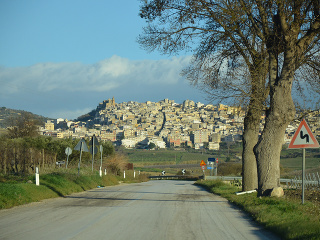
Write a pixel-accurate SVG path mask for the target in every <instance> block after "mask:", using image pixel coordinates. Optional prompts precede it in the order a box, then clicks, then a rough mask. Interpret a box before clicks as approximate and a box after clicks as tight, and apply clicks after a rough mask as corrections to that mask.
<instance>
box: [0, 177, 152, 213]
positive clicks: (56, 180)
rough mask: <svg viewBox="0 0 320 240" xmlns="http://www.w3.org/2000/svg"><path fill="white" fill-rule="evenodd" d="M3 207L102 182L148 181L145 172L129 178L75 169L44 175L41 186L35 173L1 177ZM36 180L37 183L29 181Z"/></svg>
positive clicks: (73, 191)
mask: <svg viewBox="0 0 320 240" xmlns="http://www.w3.org/2000/svg"><path fill="white" fill-rule="evenodd" d="M0 180H1V181H0V209H5V208H11V207H14V206H18V205H22V204H26V203H31V202H38V201H41V200H43V199H48V198H55V197H61V196H65V195H69V194H71V193H76V192H81V191H86V190H89V189H93V188H96V187H98V186H100V187H103V186H112V185H117V184H119V182H128V183H129V182H142V181H146V180H147V177H146V176H145V175H138V176H137V177H136V178H133V174H130V173H127V174H126V178H125V179H124V178H123V177H119V176H114V175H111V174H109V175H106V176H103V177H100V176H99V175H98V173H94V174H92V173H90V174H89V173H87V174H82V175H80V176H78V175H77V173H75V172H54V173H50V174H43V175H40V186H36V185H35V183H34V182H35V181H34V176H29V177H25V178H10V179H6V178H4V177H1V178H0ZM28 180H29V182H30V181H31V182H33V183H28Z"/></svg>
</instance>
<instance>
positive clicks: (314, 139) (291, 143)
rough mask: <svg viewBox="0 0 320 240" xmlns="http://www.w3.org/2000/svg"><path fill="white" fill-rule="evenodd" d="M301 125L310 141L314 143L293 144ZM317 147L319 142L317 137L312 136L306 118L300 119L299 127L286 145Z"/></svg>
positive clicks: (290, 146) (291, 146) (292, 146)
mask: <svg viewBox="0 0 320 240" xmlns="http://www.w3.org/2000/svg"><path fill="white" fill-rule="evenodd" d="M302 126H304V127H305V128H306V130H307V132H308V134H309V136H310V137H311V139H312V141H313V142H314V144H297V145H294V142H295V141H296V138H297V136H298V135H299V133H300V130H301V128H302ZM318 147H319V143H318V141H317V139H316V138H315V137H314V136H313V134H312V132H311V130H310V128H309V126H308V124H307V122H306V120H304V119H302V121H301V122H300V124H299V127H298V129H297V131H296V132H295V134H294V135H293V137H292V140H291V142H290V144H289V146H288V148H318Z"/></svg>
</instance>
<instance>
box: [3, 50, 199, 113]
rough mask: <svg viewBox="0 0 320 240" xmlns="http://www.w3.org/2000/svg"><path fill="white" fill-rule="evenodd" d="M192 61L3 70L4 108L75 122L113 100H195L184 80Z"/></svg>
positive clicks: (117, 59)
mask: <svg viewBox="0 0 320 240" xmlns="http://www.w3.org/2000/svg"><path fill="white" fill-rule="evenodd" d="M189 60H190V57H179V58H177V57H173V58H171V59H167V60H129V59H127V58H122V57H119V56H113V57H111V58H109V59H105V60H102V61H100V62H98V63H95V64H82V63H79V62H75V63H39V64H35V65H32V66H29V67H19V68H18V67H17V68H4V67H2V68H1V67H0V84H1V88H0V103H1V104H3V106H5V107H10V106H13V107H15V108H17V106H19V107H18V108H19V109H22V110H24V109H28V110H32V108H35V107H33V106H37V108H36V111H37V114H42V115H44V116H50V117H53V115H59V116H57V117H64V116H66V117H68V118H76V117H78V116H80V115H82V114H84V113H85V112H84V111H87V110H92V109H94V108H95V107H96V106H97V105H98V104H99V102H101V101H103V100H105V99H108V98H111V97H112V96H115V97H116V102H122V101H130V100H133V101H140V102H143V101H147V100H150V101H159V100H162V99H164V98H169V99H172V100H177V99H179V100H181V99H194V100H196V99H195V97H194V95H195V91H194V89H192V90H190V89H191V86H190V85H189V83H188V82H187V81H186V80H185V79H183V78H182V77H181V76H180V73H181V70H182V69H183V68H184V67H186V66H187V65H188V63H189ZM190 95H191V96H190ZM65 109H67V110H65ZM78 109H80V110H78ZM60 115H61V116H60Z"/></svg>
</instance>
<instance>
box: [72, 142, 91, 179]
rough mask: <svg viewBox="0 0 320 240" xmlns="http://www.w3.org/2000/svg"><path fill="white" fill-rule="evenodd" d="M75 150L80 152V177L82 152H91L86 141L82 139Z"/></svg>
mask: <svg viewBox="0 0 320 240" xmlns="http://www.w3.org/2000/svg"><path fill="white" fill-rule="evenodd" d="M74 150H78V151H80V159H79V163H78V175H79V174H80V164H81V155H82V151H84V152H89V149H88V146H87V144H86V141H85V140H84V139H83V138H82V139H81V140H80V141H79V142H78V144H77V145H76V146H75V147H74Z"/></svg>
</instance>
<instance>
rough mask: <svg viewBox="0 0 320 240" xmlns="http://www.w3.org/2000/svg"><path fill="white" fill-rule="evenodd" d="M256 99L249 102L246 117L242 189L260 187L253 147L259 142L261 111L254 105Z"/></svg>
mask: <svg viewBox="0 0 320 240" xmlns="http://www.w3.org/2000/svg"><path fill="white" fill-rule="evenodd" d="M256 104H257V103H256V101H255V100H254V99H252V100H251V101H250V103H249V107H248V112H247V114H246V117H245V119H244V131H243V141H242V143H243V151H242V191H250V190H253V189H257V187H258V173H257V163H256V156H255V155H254V152H253V148H254V146H255V145H256V144H257V142H258V135H259V124H260V118H261V112H260V111H257V110H256V109H255V107H254V105H256Z"/></svg>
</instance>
